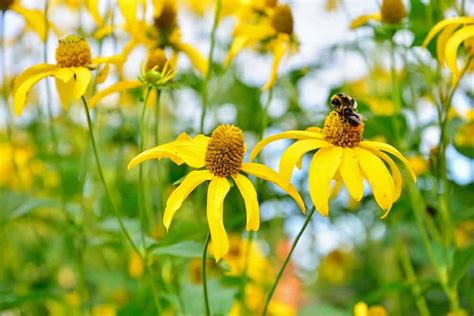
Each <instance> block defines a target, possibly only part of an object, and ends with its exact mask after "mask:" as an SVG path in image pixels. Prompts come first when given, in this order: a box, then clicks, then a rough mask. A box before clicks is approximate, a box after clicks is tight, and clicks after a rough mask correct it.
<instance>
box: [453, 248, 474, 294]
mask: <svg viewBox="0 0 474 316" xmlns="http://www.w3.org/2000/svg"><path fill="white" fill-rule="evenodd" d="M473 264H474V246H471V247H468V248H466V249H458V250H457V251H456V252H455V253H454V263H453V267H452V269H451V271H450V273H449V283H450V285H451V286H455V285H457V284H458V283H459V281H460V280H461V279H462V277H463V276H464V275H465V274H466V272H467V271H468V269H469V267H470V266H472V265H473Z"/></svg>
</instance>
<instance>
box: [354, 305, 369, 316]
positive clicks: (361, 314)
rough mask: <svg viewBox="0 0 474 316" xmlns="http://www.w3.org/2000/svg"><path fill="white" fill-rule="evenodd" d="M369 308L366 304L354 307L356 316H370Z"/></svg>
mask: <svg viewBox="0 0 474 316" xmlns="http://www.w3.org/2000/svg"><path fill="white" fill-rule="evenodd" d="M368 315H369V307H368V306H367V304H365V303H364V302H359V303H357V304H356V305H355V306H354V316H368Z"/></svg>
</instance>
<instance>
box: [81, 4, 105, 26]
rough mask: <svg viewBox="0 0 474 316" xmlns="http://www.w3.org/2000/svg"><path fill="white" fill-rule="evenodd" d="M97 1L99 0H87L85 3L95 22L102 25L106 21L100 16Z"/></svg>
mask: <svg viewBox="0 0 474 316" xmlns="http://www.w3.org/2000/svg"><path fill="white" fill-rule="evenodd" d="M97 2H98V1H97V0H87V1H86V3H85V5H86V9H87V11H89V14H90V15H91V16H92V18H93V19H94V22H95V24H97V25H102V24H103V22H104V21H103V19H102V17H101V16H100V13H99V7H98V3H97Z"/></svg>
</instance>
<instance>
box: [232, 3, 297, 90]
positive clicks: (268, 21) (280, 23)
mask: <svg viewBox="0 0 474 316" xmlns="http://www.w3.org/2000/svg"><path fill="white" fill-rule="evenodd" d="M293 24H294V22H293V15H292V13H291V9H290V7H289V6H288V5H277V6H273V7H270V6H267V9H266V10H265V11H262V12H261V14H260V19H259V20H258V22H257V23H250V22H241V23H240V24H238V25H237V26H236V27H235V30H234V40H233V41H232V44H231V46H230V49H229V52H228V54H227V57H226V59H225V64H226V65H228V64H229V63H230V62H231V61H232V59H234V57H235V56H236V55H237V54H238V53H239V52H240V51H241V50H242V49H243V48H246V47H250V46H254V47H255V46H257V45H260V44H263V43H264V45H265V47H266V48H268V49H269V50H270V51H271V52H272V54H273V64H272V68H271V72H270V77H269V78H268V80H267V82H266V83H265V84H264V86H263V87H262V89H263V90H267V89H270V88H271V87H273V85H274V84H275V82H276V79H277V74H278V67H279V65H280V62H281V59H282V58H283V56H284V55H285V54H286V53H289V52H290V50H292V48H294V47H295V46H297V45H296V43H297V40H296V36H295V35H294V33H293Z"/></svg>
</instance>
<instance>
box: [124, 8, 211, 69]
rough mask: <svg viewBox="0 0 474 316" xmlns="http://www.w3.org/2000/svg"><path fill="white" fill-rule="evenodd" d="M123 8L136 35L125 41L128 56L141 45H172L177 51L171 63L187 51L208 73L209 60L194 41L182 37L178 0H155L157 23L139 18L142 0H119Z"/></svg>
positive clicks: (152, 46) (197, 67)
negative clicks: (187, 41) (196, 46)
mask: <svg viewBox="0 0 474 316" xmlns="http://www.w3.org/2000/svg"><path fill="white" fill-rule="evenodd" d="M117 4H118V7H119V10H120V12H121V13H122V15H123V16H124V18H125V21H126V29H127V31H128V32H129V33H130V34H131V36H132V39H131V40H130V42H129V43H127V44H126V45H125V48H124V50H123V52H122V55H123V56H124V57H126V56H128V54H129V53H130V51H131V50H132V49H133V48H134V47H135V46H137V45H139V44H141V45H145V46H146V47H147V48H149V49H151V48H157V47H159V48H162V49H165V48H170V49H171V50H172V51H173V56H172V58H171V65H172V66H173V68H174V67H175V65H176V63H177V62H176V61H177V54H178V53H184V54H185V55H186V56H188V58H189V61H190V62H191V64H192V65H193V66H194V67H195V68H196V69H197V70H198V71H199V72H200V73H201V74H203V75H205V74H206V73H207V69H208V65H207V60H206V59H205V58H204V57H203V56H202V55H201V53H200V52H199V51H198V50H197V49H196V48H194V47H193V46H192V45H190V44H187V43H184V42H183V41H182V40H181V31H180V29H179V25H178V1H177V0H155V1H153V4H154V15H153V22H154V23H153V25H149V24H147V23H146V21H144V20H143V19H142V20H140V19H138V17H137V16H138V15H137V7H138V6H139V5H140V4H143V1H142V0H119V1H118V2H117Z"/></svg>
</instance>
